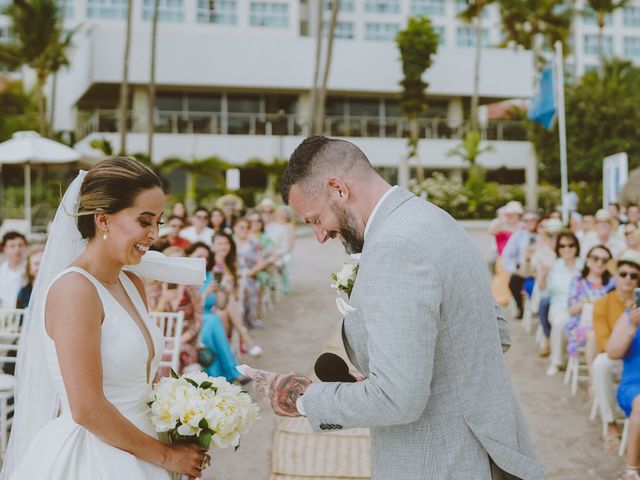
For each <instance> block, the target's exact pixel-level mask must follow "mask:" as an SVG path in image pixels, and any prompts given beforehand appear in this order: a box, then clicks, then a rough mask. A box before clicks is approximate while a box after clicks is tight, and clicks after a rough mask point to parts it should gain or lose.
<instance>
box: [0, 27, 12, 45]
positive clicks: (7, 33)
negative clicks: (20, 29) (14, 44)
mask: <svg viewBox="0 0 640 480" xmlns="http://www.w3.org/2000/svg"><path fill="white" fill-rule="evenodd" d="M9 40H11V28H10V27H0V43H8V42H9Z"/></svg>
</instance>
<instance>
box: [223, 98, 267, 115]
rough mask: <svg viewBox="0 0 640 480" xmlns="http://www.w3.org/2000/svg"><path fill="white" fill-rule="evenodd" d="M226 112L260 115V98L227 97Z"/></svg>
mask: <svg viewBox="0 0 640 480" xmlns="http://www.w3.org/2000/svg"><path fill="white" fill-rule="evenodd" d="M227 110H228V111H229V112H231V113H260V96H259V95H229V96H228V97H227Z"/></svg>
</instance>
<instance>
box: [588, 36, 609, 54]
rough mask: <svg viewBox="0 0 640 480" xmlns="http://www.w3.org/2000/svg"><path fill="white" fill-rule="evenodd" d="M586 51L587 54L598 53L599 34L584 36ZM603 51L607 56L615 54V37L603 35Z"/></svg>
mask: <svg viewBox="0 0 640 480" xmlns="http://www.w3.org/2000/svg"><path fill="white" fill-rule="evenodd" d="M584 53H585V55H598V35H597V34H590V35H585V36H584ZM602 53H603V54H604V56H606V57H611V56H612V55H613V37H612V36H611V35H604V36H603V37H602Z"/></svg>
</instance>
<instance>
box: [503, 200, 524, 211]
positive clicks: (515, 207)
mask: <svg viewBox="0 0 640 480" xmlns="http://www.w3.org/2000/svg"><path fill="white" fill-rule="evenodd" d="M499 212H500V213H504V214H505V215H508V214H510V213H515V214H516V215H522V214H523V213H524V208H522V204H521V203H520V202H516V201H515V200H512V201H510V202H509V203H507V204H506V205H505V206H504V207H501V208H500V210H499Z"/></svg>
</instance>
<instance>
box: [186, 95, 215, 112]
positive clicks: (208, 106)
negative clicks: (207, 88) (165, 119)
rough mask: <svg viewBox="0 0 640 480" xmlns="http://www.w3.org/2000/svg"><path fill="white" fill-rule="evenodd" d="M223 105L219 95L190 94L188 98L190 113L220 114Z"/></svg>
mask: <svg viewBox="0 0 640 480" xmlns="http://www.w3.org/2000/svg"><path fill="white" fill-rule="evenodd" d="M221 104H222V102H221V97H220V95H219V94H205V93H189V95H188V98H187V109H188V110H189V111H190V112H219V111H220V106H221Z"/></svg>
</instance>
